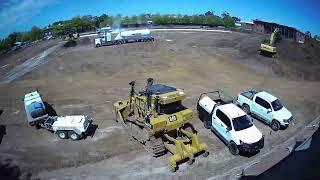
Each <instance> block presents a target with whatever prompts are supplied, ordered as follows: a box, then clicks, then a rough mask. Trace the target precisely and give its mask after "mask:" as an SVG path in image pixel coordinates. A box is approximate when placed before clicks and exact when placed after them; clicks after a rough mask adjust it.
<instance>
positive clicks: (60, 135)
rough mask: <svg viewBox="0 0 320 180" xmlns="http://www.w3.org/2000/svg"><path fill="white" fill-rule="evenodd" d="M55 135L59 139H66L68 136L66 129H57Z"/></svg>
mask: <svg viewBox="0 0 320 180" xmlns="http://www.w3.org/2000/svg"><path fill="white" fill-rule="evenodd" d="M57 135H58V137H59V138H60V139H67V138H68V134H67V132H66V131H57Z"/></svg>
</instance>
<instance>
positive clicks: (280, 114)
mask: <svg viewBox="0 0 320 180" xmlns="http://www.w3.org/2000/svg"><path fill="white" fill-rule="evenodd" d="M237 103H238V105H239V106H240V107H241V108H242V109H243V110H244V111H245V112H246V113H247V114H251V115H253V116H255V117H257V118H258V119H260V120H262V121H264V122H266V123H267V124H269V125H270V126H271V129H272V130H274V131H277V130H279V129H280V128H281V127H284V128H286V127H288V126H289V124H290V123H291V122H292V120H293V116H292V113H291V112H290V111H289V110H288V109H287V108H285V107H284V106H283V105H282V103H281V101H280V100H279V99H278V98H276V97H274V96H273V95H271V94H269V93H267V92H265V91H255V90H251V91H245V92H242V93H240V94H239V95H238V98H237Z"/></svg>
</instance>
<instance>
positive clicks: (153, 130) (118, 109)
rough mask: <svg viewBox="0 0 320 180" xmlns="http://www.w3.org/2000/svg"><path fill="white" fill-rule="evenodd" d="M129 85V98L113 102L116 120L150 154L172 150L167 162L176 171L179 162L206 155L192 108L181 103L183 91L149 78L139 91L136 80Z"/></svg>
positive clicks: (159, 153) (154, 154)
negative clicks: (136, 87)
mask: <svg viewBox="0 0 320 180" xmlns="http://www.w3.org/2000/svg"><path fill="white" fill-rule="evenodd" d="M129 85H130V86H131V91H130V96H129V98H128V99H126V100H120V101H117V102H115V103H114V106H115V114H116V121H117V122H119V123H121V124H122V125H123V127H124V128H125V129H126V131H127V132H128V133H130V135H131V136H132V137H133V138H134V139H135V140H137V141H138V142H139V143H141V144H142V145H143V147H144V148H145V149H146V150H147V151H148V152H149V153H151V155H152V156H154V157H158V156H161V155H164V154H166V153H167V152H168V151H169V152H170V153H172V154H173V155H172V156H170V157H169V158H168V165H169V168H170V170H171V171H172V172H175V171H176V170H177V169H178V164H180V163H182V162H187V163H188V164H192V163H193V162H194V158H195V157H196V156H197V155H200V154H202V155H203V156H204V157H207V156H208V155H209V152H208V147H207V145H206V144H204V143H200V141H199V139H198V136H197V134H196V130H195V129H194V127H193V126H192V124H191V121H192V119H193V112H192V110H190V109H188V108H186V107H184V106H183V105H182V101H183V100H184V99H185V98H186V94H185V93H184V92H183V90H181V89H177V88H174V87H170V86H167V85H163V84H154V83H153V79H152V78H148V80H147V86H146V88H145V89H143V90H142V91H140V92H136V91H135V81H132V82H130V83H129Z"/></svg>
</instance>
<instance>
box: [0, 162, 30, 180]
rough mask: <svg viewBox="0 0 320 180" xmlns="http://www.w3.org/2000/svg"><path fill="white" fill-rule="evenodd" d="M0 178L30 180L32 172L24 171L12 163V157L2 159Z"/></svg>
mask: <svg viewBox="0 0 320 180" xmlns="http://www.w3.org/2000/svg"><path fill="white" fill-rule="evenodd" d="M0 179H6V180H18V179H20V180H30V179H33V178H32V174H31V173H23V172H22V171H21V169H20V167H19V166H17V165H14V164H12V160H11V159H6V160H5V161H0Z"/></svg>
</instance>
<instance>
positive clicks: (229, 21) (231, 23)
mask: <svg viewBox="0 0 320 180" xmlns="http://www.w3.org/2000/svg"><path fill="white" fill-rule="evenodd" d="M222 17H223V18H222V19H223V25H224V26H225V27H227V28H232V27H235V26H236V25H235V20H234V19H233V18H232V17H231V16H229V15H226V14H225V15H222Z"/></svg>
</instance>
